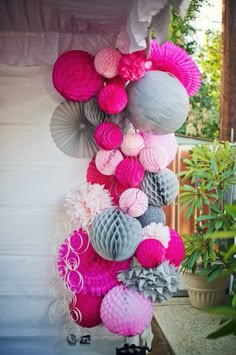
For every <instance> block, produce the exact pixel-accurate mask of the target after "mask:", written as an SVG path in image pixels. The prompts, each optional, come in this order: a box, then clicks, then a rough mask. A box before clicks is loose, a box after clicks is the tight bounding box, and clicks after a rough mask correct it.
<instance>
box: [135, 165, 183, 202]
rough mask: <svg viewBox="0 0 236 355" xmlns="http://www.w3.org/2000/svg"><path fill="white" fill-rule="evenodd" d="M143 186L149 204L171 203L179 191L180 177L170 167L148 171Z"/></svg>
mask: <svg viewBox="0 0 236 355" xmlns="http://www.w3.org/2000/svg"><path fill="white" fill-rule="evenodd" d="M141 187H142V190H143V191H144V192H145V193H146V195H147V196H148V203H149V205H152V206H159V207H161V206H168V205H170V204H171V203H172V202H173V201H174V199H175V198H176V196H177V194H178V191H179V183H178V179H177V177H176V175H175V174H174V173H173V171H171V170H170V169H163V170H160V171H159V172H158V173H149V172H146V174H145V176H144V179H143V181H142V183H141Z"/></svg>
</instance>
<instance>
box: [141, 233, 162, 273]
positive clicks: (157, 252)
mask: <svg viewBox="0 0 236 355" xmlns="http://www.w3.org/2000/svg"><path fill="white" fill-rule="evenodd" d="M165 255H166V251H165V248H164V246H163V244H162V243H161V242H160V241H159V240H157V239H153V238H148V239H144V240H143V241H142V242H141V243H140V244H139V246H138V248H137V250H136V252H135V256H136V258H137V260H138V262H139V263H140V264H141V265H142V266H143V267H145V268H153V267H157V266H158V265H160V264H161V263H162V262H163V261H164V259H165Z"/></svg>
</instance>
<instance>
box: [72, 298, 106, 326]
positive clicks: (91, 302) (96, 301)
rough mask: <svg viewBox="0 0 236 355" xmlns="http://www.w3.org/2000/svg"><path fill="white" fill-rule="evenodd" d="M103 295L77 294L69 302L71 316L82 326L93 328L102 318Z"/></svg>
mask: <svg viewBox="0 0 236 355" xmlns="http://www.w3.org/2000/svg"><path fill="white" fill-rule="evenodd" d="M102 299H103V297H101V296H92V295H81V294H75V295H73V297H72V301H71V302H70V304H69V310H70V316H71V318H72V319H73V320H74V321H75V323H77V324H78V325H80V326H81V327H86V328H92V327H96V326H97V325H99V324H100V323H101V322H102V320H101V317H100V308H101V304H102Z"/></svg>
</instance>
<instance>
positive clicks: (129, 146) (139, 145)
mask: <svg viewBox="0 0 236 355" xmlns="http://www.w3.org/2000/svg"><path fill="white" fill-rule="evenodd" d="M143 148H144V140H143V137H142V136H141V135H140V134H138V133H126V134H125V135H124V136H123V141H122V143H121V150H122V152H123V153H124V154H125V155H127V156H128V157H135V156H137V155H139V153H140V152H141V150H142V149H143Z"/></svg>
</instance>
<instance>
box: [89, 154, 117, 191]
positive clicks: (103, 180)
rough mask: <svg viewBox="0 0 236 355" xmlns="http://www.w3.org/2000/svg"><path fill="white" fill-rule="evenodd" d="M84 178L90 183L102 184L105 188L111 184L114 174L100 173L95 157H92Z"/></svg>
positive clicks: (108, 187)
mask: <svg viewBox="0 0 236 355" xmlns="http://www.w3.org/2000/svg"><path fill="white" fill-rule="evenodd" d="M86 178H87V182H90V183H91V184H100V185H104V188H105V189H110V187H111V184H112V183H113V181H114V176H112V175H104V174H102V173H100V171H99V170H98V169H97V167H96V164H95V158H93V159H92V160H91V161H90V163H89V166H88V169H87V175H86Z"/></svg>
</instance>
